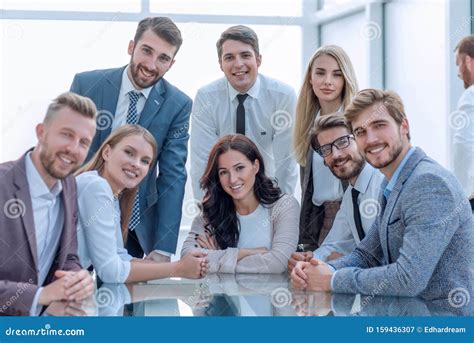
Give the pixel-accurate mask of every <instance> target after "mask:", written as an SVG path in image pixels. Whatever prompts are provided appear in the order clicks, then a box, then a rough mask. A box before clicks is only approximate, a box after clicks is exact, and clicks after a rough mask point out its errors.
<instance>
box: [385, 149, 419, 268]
mask: <svg viewBox="0 0 474 343" xmlns="http://www.w3.org/2000/svg"><path fill="white" fill-rule="evenodd" d="M425 156H426V154H425V153H424V152H423V150H421V149H420V148H415V151H414V152H413V154H412V155H411V156H410V157H409V158H408V161H407V162H406V164H405V166H404V167H403V169H402V171H401V172H400V175H399V176H398V180H397V182H396V183H395V187H393V190H392V193H391V194H390V197H389V198H388V201H387V202H386V201H385V197H384V195H383V191H382V192H381V195H380V196H381V199H380V203H381V204H382V211H383V215H382V221H381V228H382V230H381V233H380V240H381V243H382V248H383V251H384V256H385V262H386V263H387V264H389V263H391V262H392V261H391V258H390V255H391V254H390V245H389V242H388V225H389V224H391V223H393V221H395V220H397V219H400V220H402V219H403V218H392V213H393V210H394V209H395V205H396V204H397V203H398V198H399V196H400V193H401V191H402V187H403V184H404V183H405V182H406V181H407V179H408V178H409V177H410V175H411V173H412V172H413V170H414V169H415V167H416V166H417V165H418V163H419V162H420V161H421V160H422V159H423V158H424V157H425ZM385 204H386V205H385ZM391 234H394V233H393V232H392V233H391Z"/></svg>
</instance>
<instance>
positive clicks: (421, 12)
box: [384, 0, 449, 167]
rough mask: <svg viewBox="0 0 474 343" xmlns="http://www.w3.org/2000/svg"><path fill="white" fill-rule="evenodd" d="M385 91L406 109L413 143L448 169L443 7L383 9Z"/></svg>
mask: <svg viewBox="0 0 474 343" xmlns="http://www.w3.org/2000/svg"><path fill="white" fill-rule="evenodd" d="M385 10H386V12H385V60H384V64H385V82H386V88H387V89H391V90H394V91H396V92H397V93H398V94H400V96H401V98H402V99H403V101H404V104H405V110H406V112H407V116H408V120H409V123H410V130H411V136H412V143H413V144H414V145H417V146H419V147H421V148H422V149H423V150H424V151H425V152H426V153H427V154H428V155H429V156H431V157H432V158H434V159H435V160H437V161H438V162H439V163H441V164H442V165H444V166H446V167H448V151H447V137H448V129H447V125H446V118H447V111H448V110H447V107H448V106H447V87H446V84H447V79H446V73H445V68H446V59H447V54H448V53H449V52H447V47H446V39H447V34H446V12H445V4H444V1H439V0H434V1H393V2H390V3H388V4H386V5H385Z"/></svg>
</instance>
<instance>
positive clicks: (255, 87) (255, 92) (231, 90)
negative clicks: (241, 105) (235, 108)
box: [226, 75, 261, 101]
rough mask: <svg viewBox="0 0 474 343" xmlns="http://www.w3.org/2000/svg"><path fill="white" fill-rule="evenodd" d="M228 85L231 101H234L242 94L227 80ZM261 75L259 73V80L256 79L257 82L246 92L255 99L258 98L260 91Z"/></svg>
mask: <svg viewBox="0 0 474 343" xmlns="http://www.w3.org/2000/svg"><path fill="white" fill-rule="evenodd" d="M226 82H227V87H228V88H229V97H230V101H233V100H234V99H235V98H236V97H237V95H238V94H241V93H240V92H239V91H238V90H236V89H235V88H234V87H232V85H231V84H230V82H229V81H227V80H226ZM260 83H261V81H260V75H257V80H255V83H254V84H253V86H252V87H251V88H250V89H249V90H248V91H247V93H246V94H248V95H249V96H250V97H252V98H254V99H258V95H259V93H260Z"/></svg>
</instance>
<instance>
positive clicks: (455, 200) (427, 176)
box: [330, 148, 474, 299]
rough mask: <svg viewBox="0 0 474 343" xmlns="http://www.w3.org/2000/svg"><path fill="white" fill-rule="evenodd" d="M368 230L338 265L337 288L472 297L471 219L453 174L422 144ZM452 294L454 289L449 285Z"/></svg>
mask: <svg viewBox="0 0 474 343" xmlns="http://www.w3.org/2000/svg"><path fill="white" fill-rule="evenodd" d="M379 201H380V205H381V212H380V214H379V216H378V217H377V219H376V220H375V223H374V225H373V226H372V228H371V229H370V231H369V233H368V235H367V236H366V237H365V239H364V240H363V241H362V242H361V243H360V244H359V246H358V247H357V248H356V250H354V252H352V253H351V254H349V255H346V256H344V257H342V258H340V259H338V260H335V261H333V262H331V263H330V265H332V266H333V267H334V268H336V269H337V272H336V274H335V275H334V277H333V280H332V288H333V291H334V292H340V293H362V294H374V295H399V296H420V297H422V298H425V299H435V298H446V297H447V296H448V295H449V294H450V292H451V291H453V292H464V294H465V295H466V296H467V294H469V295H470V297H471V298H472V293H473V285H474V283H473V274H474V263H473V257H474V227H473V216H472V212H471V208H470V206H469V202H468V201H467V199H466V198H465V197H464V195H463V191H462V188H461V186H460V184H459V182H458V181H457V180H456V178H455V177H454V175H452V174H451V173H450V172H448V171H447V170H446V169H444V168H443V167H441V166H440V165H439V164H438V163H436V162H435V161H434V160H432V159H431V158H429V157H427V156H426V154H425V153H424V152H423V151H422V150H421V149H419V148H416V149H415V151H414V153H413V154H412V155H411V156H410V157H409V159H408V161H407V163H406V164H405V166H404V167H403V169H402V171H401V173H400V176H399V178H398V180H397V183H396V185H395V187H394V189H393V191H392V193H391V195H390V197H389V199H388V203H386V201H385V198H384V197H383V193H382V192H381V194H380V197H379ZM451 296H453V294H452V293H451Z"/></svg>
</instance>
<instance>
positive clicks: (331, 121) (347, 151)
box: [288, 113, 384, 272]
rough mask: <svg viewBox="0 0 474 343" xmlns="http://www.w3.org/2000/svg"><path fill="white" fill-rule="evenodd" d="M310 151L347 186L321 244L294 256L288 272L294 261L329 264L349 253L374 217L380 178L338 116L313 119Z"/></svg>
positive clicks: (341, 118)
mask: <svg viewBox="0 0 474 343" xmlns="http://www.w3.org/2000/svg"><path fill="white" fill-rule="evenodd" d="M311 146H312V148H313V149H314V150H315V151H316V152H317V153H318V154H319V155H320V156H321V157H322V158H324V163H325V164H326V165H327V166H328V168H329V169H330V170H331V172H332V173H333V174H334V176H335V177H337V178H339V179H341V180H345V181H348V182H349V186H348V187H347V189H346V191H345V192H344V196H343V198H342V202H341V207H340V209H339V211H338V212H337V215H336V218H335V219H334V223H333V225H332V227H331V230H330V231H329V234H328V235H327V236H326V238H325V239H324V241H323V243H322V244H321V246H320V247H319V248H317V249H316V250H315V251H314V252H312V251H307V252H295V253H293V254H292V255H291V258H290V260H289V261H288V270H289V272H291V271H292V270H293V268H294V266H295V265H296V263H297V262H298V261H306V262H309V261H310V260H311V258H313V257H315V258H318V259H320V260H323V261H331V260H334V259H336V258H339V257H340V256H343V255H346V254H348V253H350V252H351V251H353V250H354V249H355V247H356V246H357V244H359V243H360V241H361V240H362V239H363V238H364V237H365V234H366V233H367V232H368V230H369V229H370V227H371V226H372V224H373V222H374V220H375V217H376V216H377V206H376V203H377V197H378V194H379V192H380V185H381V184H382V182H383V179H384V177H383V175H382V173H380V172H379V171H378V170H377V169H375V168H373V167H372V166H371V165H370V164H368V163H366V162H365V159H364V158H363V156H362V155H361V153H360V152H359V150H357V144H356V143H355V140H354V136H353V135H352V134H351V133H350V129H349V125H348V124H347V121H346V120H345V118H344V115H343V114H342V113H334V114H329V115H325V116H321V117H319V118H317V119H316V121H315V123H314V127H313V131H312V137H311Z"/></svg>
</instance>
